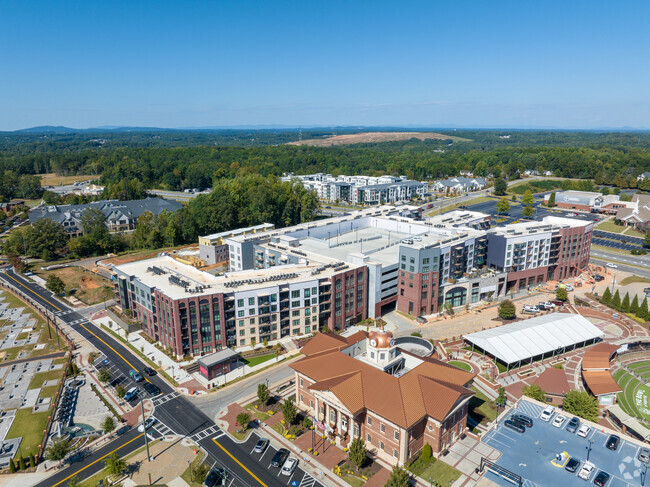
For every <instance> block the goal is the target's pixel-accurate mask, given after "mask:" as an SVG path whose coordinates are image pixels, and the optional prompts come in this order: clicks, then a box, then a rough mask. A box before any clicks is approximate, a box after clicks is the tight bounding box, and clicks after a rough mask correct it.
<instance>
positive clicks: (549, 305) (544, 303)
mask: <svg viewBox="0 0 650 487" xmlns="http://www.w3.org/2000/svg"><path fill="white" fill-rule="evenodd" d="M540 304H543V305H544V306H545V307H546V308H549V309H555V305H554V304H553V303H551V302H550V301H544V302H543V303H540Z"/></svg>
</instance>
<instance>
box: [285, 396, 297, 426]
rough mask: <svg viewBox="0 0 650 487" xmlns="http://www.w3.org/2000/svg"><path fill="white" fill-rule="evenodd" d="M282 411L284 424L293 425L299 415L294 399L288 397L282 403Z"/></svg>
mask: <svg viewBox="0 0 650 487" xmlns="http://www.w3.org/2000/svg"><path fill="white" fill-rule="evenodd" d="M281 409H282V416H284V422H285V423H286V424H288V425H289V424H291V423H293V421H294V420H295V419H296V414H298V411H297V410H296V405H295V404H294V403H293V400H292V398H290V397H288V398H287V399H285V400H284V402H283V403H282V406H281Z"/></svg>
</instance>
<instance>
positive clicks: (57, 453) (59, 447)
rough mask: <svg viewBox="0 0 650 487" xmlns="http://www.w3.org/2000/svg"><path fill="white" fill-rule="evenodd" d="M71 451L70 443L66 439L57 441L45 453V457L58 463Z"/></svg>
mask: <svg viewBox="0 0 650 487" xmlns="http://www.w3.org/2000/svg"><path fill="white" fill-rule="evenodd" d="M69 451H70V442H69V441H68V440H65V439H58V440H55V441H54V442H53V443H52V444H51V445H50V446H49V448H48V449H47V450H46V452H45V457H46V458H47V459H48V460H52V461H58V460H63V459H64V458H65V456H66V455H67V454H68V452H69Z"/></svg>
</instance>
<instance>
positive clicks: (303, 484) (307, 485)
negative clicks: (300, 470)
mask: <svg viewBox="0 0 650 487" xmlns="http://www.w3.org/2000/svg"><path fill="white" fill-rule="evenodd" d="M315 483H316V479H315V478H314V477H312V476H311V475H309V474H308V473H307V472H305V475H304V476H303V478H302V480H301V481H300V485H299V486H298V487H313V486H314V484H315Z"/></svg>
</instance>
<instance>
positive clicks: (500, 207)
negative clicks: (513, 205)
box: [497, 198, 510, 214]
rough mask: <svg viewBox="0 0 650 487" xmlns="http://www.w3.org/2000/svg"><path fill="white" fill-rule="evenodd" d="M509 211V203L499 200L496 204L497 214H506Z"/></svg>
mask: <svg viewBox="0 0 650 487" xmlns="http://www.w3.org/2000/svg"><path fill="white" fill-rule="evenodd" d="M508 211H510V203H508V200H507V199H505V198H501V199H500V200H499V201H498V202H497V213H504V214H505V213H508Z"/></svg>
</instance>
